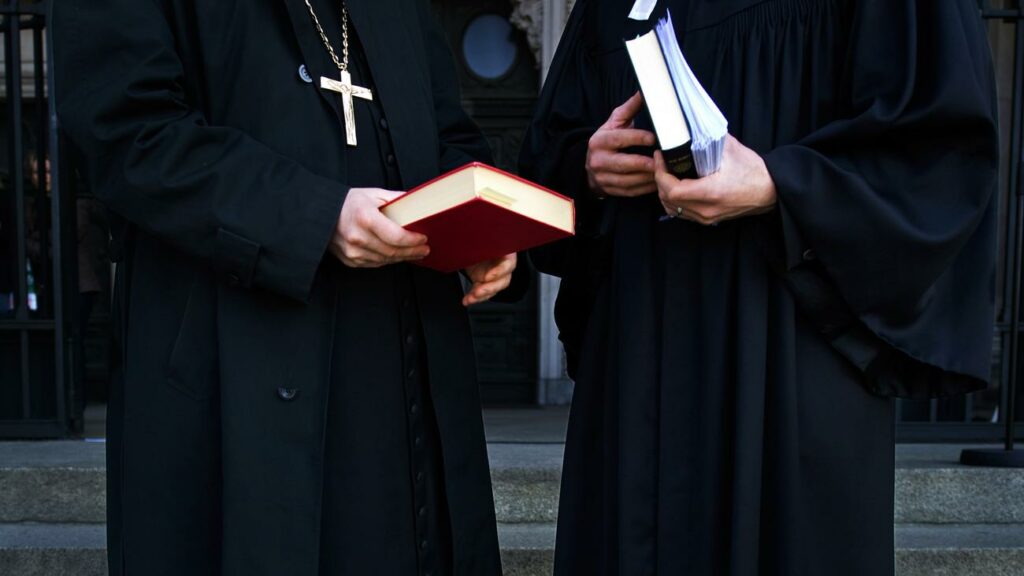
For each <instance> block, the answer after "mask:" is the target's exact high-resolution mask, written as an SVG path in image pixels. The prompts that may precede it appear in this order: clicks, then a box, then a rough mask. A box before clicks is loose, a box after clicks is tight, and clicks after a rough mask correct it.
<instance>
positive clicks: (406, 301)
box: [402, 298, 412, 308]
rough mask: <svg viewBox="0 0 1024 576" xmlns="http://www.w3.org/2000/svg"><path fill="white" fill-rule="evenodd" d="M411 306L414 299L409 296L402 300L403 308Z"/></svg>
mask: <svg viewBox="0 0 1024 576" xmlns="http://www.w3.org/2000/svg"><path fill="white" fill-rule="evenodd" d="M409 306H412V300H410V299H408V298H406V299H405V300H402V308H408V307H409Z"/></svg>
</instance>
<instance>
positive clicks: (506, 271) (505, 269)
mask: <svg viewBox="0 0 1024 576" xmlns="http://www.w3.org/2000/svg"><path fill="white" fill-rule="evenodd" d="M515 270H516V255H515V254H509V255H507V256H503V257H502V258H501V259H500V260H496V261H495V262H494V265H493V266H491V267H490V269H488V270H487V273H486V274H484V282H494V281H496V280H499V279H501V278H504V277H505V276H511V275H512V273H513V272H515Z"/></svg>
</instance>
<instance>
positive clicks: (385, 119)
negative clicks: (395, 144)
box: [380, 118, 388, 132]
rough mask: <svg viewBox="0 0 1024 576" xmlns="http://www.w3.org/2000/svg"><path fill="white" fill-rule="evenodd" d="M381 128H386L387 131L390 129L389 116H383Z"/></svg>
mask: <svg viewBox="0 0 1024 576" xmlns="http://www.w3.org/2000/svg"><path fill="white" fill-rule="evenodd" d="M380 129H381V130H384V131H385V132H386V131H387V130H388V119H387V118H381V119H380Z"/></svg>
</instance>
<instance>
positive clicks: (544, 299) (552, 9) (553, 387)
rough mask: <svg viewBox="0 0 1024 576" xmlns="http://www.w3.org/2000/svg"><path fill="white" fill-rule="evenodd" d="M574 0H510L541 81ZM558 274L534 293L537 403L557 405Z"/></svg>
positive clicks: (567, 391)
mask: <svg viewBox="0 0 1024 576" xmlns="http://www.w3.org/2000/svg"><path fill="white" fill-rule="evenodd" d="M574 2H575V0H512V4H513V6H514V10H513V11H512V17H511V20H512V23H513V24H514V25H516V26H517V27H519V28H520V29H521V30H523V31H524V32H526V37H527V40H528V41H529V43H530V48H531V49H532V50H533V53H534V56H535V57H536V58H537V63H538V68H539V69H540V74H541V84H543V81H544V77H545V76H546V75H547V71H548V66H549V65H550V64H551V60H552V58H554V56H555V50H556V49H557V48H558V40H559V39H560V38H561V35H562V28H564V27H565V20H566V18H567V17H568V15H569V11H570V10H571V9H572V5H573V3H574ZM558 283H559V281H558V278H555V277H553V276H548V275H547V274H541V275H540V283H539V295H538V301H539V303H538V309H539V310H538V314H539V318H538V322H537V327H538V330H537V339H538V346H537V348H538V356H539V358H538V382H537V403H538V404H540V405H541V406H561V405H566V404H569V402H570V401H571V400H572V386H573V385H572V381H571V380H569V378H568V376H567V375H566V371H565V353H564V352H563V350H562V344H561V342H559V341H558V330H557V328H556V327H555V320H554V309H555V296H556V295H557V294H558Z"/></svg>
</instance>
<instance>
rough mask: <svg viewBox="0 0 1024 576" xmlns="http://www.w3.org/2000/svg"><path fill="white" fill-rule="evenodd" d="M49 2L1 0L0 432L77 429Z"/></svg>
mask: <svg viewBox="0 0 1024 576" xmlns="http://www.w3.org/2000/svg"><path fill="white" fill-rule="evenodd" d="M46 9H47V3H46V2H42V1H34V2H26V1H21V2H18V1H13V0H5V1H4V2H3V3H2V4H0V34H2V36H3V67H2V73H3V74H4V82H3V83H2V87H0V89H2V90H3V94H2V107H3V110H4V113H3V116H2V118H0V134H2V135H3V136H5V140H6V141H2V142H0V437H53V436H63V435H66V434H67V433H68V431H69V429H70V428H69V427H70V424H71V422H72V414H71V411H69V406H71V405H73V399H72V398H71V397H70V396H69V393H70V392H71V391H72V390H74V387H73V386H71V385H70V384H71V382H72V377H73V374H72V372H73V371H72V370H71V369H70V368H71V366H72V362H71V355H70V350H71V346H70V344H71V341H70V338H69V336H70V334H71V331H70V323H69V322H68V318H71V317H72V316H71V315H70V312H71V310H70V308H69V302H70V300H69V298H68V294H69V290H68V286H69V284H68V282H69V281H70V280H72V279H73V278H74V276H75V273H74V259H73V258H68V257H67V255H68V253H69V245H70V246H71V247H73V246H74V242H73V240H74V236H75V235H74V229H73V226H69V224H70V219H69V218H68V217H67V216H66V215H67V214H69V213H73V212H70V211H69V210H68V209H67V207H68V202H67V201H66V200H67V199H66V198H64V197H63V196H62V194H61V179H60V177H59V175H60V171H59V167H60V164H61V163H60V157H59V154H58V149H57V148H58V147H57V142H58V139H57V137H56V122H55V113H54V110H53V105H52V101H51V99H50V98H48V95H49V94H50V93H52V90H51V86H50V84H49V82H50V80H49V79H50V75H49V74H48V73H47V69H48V65H49V60H48V58H47V54H48V53H49V52H50V51H49V49H48V46H47V43H48V35H47V33H46Z"/></svg>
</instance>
